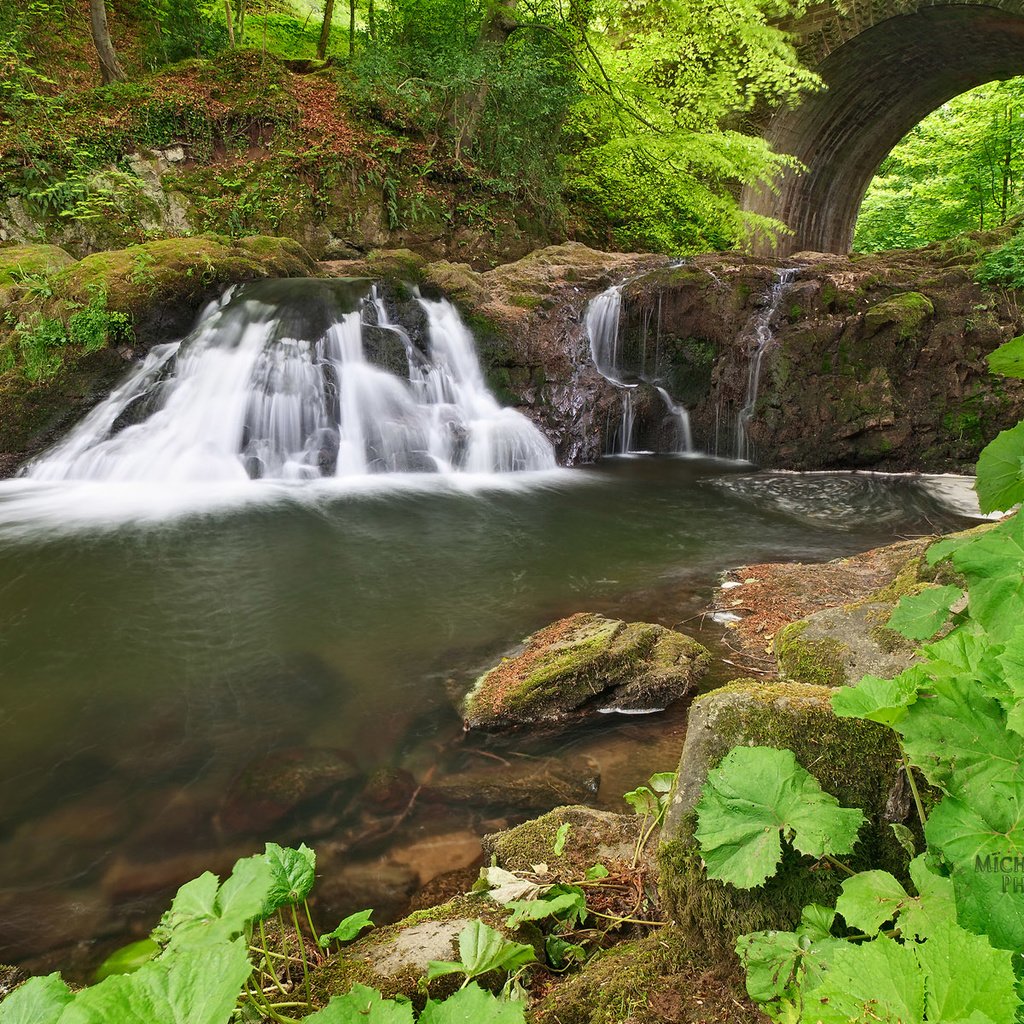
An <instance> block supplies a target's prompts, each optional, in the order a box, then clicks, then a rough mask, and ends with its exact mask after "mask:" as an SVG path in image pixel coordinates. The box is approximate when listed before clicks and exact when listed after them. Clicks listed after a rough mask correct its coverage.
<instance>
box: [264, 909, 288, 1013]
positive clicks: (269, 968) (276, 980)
mask: <svg viewBox="0 0 1024 1024" xmlns="http://www.w3.org/2000/svg"><path fill="white" fill-rule="evenodd" d="M260 942H261V944H262V947H263V948H262V950H261V952H262V953H263V956H264V958H265V959H266V961H267V972H268V973H269V974H270V976H271V978H273V980H274V984H275V985H276V986H277V987H278V989H280V992H281V995H283V996H286V995H288V990H287V989H286V988H285V987H284V985H282V984H281V980H280V978H278V976H277V971H276V970H274V967H273V965H272V964H271V962H270V958H271V956H277V957H280V956H281V954H280V953H271V952H270V950H269V949H268V947H267V930H266V928H264V927H263V918H260ZM283 959H287V957H285V958H283Z"/></svg>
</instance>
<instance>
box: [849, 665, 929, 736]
mask: <svg viewBox="0 0 1024 1024" xmlns="http://www.w3.org/2000/svg"><path fill="white" fill-rule="evenodd" d="M927 679H928V676H927V675H926V674H925V673H924V672H923V671H922V669H921V668H920V667H919V666H915V667H913V668H911V669H908V670H907V671H906V672H903V673H902V674H901V675H898V676H896V678H895V679H879V678H878V677H877V676H864V678H863V679H861V681H860V682H859V683H857V685H856V686H841V687H839V689H838V690H836V692H835V693H834V694H833V695H832V710H833V711H834V712H835V713H836V715H838V716H839V717H840V718H865V719H867V720H868V721H869V722H880V723H881V724H882V725H888V726H890V727H891V726H894V725H895V724H896V723H897V722H898V721H899V720H900V719H901V718H903V717H904V716H905V715H906V713H907V708H908V707H910V705H911V704H913V703H914V701H916V700H917V688H918V686H919V685H920V684H922V683H924V682H926V681H927Z"/></svg>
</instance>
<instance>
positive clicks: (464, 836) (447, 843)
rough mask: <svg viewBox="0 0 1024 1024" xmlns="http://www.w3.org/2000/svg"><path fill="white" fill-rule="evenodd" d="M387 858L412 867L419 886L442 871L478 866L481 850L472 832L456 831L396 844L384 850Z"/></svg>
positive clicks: (465, 830) (462, 869)
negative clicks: (386, 851)
mask: <svg viewBox="0 0 1024 1024" xmlns="http://www.w3.org/2000/svg"><path fill="white" fill-rule="evenodd" d="M388 859H389V860H390V861H393V862H395V863H397V864H405V865H407V866H408V867H410V868H412V869H413V871H415V872H416V875H417V877H418V879H419V884H420V886H423V885H426V884H427V883H428V882H431V881H433V879H435V878H437V877H438V876H439V875H443V874H445V873H446V872H450V871H456V872H459V871H464V870H466V869H467V868H470V867H473V866H476V865H479V864H480V862H481V861H482V859H483V851H482V850H481V848H480V836H479V835H477V833H476V832H471V831H470V830H469V829H458V830H456V831H454V832H442V833H440V834H438V835H431V836H423V837H422V838H414V839H413V840H412V841H411V842H405V843H397V844H396V845H394V846H392V847H391V849H389V850H388Z"/></svg>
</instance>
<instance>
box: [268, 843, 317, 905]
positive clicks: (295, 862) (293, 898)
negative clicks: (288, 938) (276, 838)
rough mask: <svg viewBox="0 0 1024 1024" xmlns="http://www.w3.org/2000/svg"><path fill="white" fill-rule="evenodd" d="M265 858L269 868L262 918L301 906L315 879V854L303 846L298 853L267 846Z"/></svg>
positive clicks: (275, 844)
mask: <svg viewBox="0 0 1024 1024" xmlns="http://www.w3.org/2000/svg"><path fill="white" fill-rule="evenodd" d="M264 857H265V859H266V861H267V864H268V865H269V866H270V876H271V882H270V889H269V892H268V894H267V899H266V903H265V904H264V906H263V914H264V916H266V915H267V914H271V913H273V912H274V911H275V910H277V908H278V907H282V906H286V905H287V904H289V903H301V902H302V900H304V899H305V898H306V897H307V896H308V895H309V893H310V890H311V889H312V888H313V882H314V881H315V879H316V854H315V853H314V852H313V851H312V850H311V849H310V848H309V847H308V846H306V844H305V843H303V844H302V845H301V846H300V847H299V848H298V849H297V850H293V849H289V848H287V847H283V846H278V845H277V843H267V847H266V853H265V854H264Z"/></svg>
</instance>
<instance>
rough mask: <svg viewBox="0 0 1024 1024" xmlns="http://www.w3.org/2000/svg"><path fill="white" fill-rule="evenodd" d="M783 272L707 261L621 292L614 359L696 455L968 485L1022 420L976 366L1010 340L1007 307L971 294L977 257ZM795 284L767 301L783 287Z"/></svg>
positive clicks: (977, 290)
mask: <svg viewBox="0 0 1024 1024" xmlns="http://www.w3.org/2000/svg"><path fill="white" fill-rule="evenodd" d="M997 241H999V239H997V238H995V237H988V238H984V239H983V238H980V237H979V238H978V239H975V240H974V243H973V246H974V248H971V247H970V246H964V247H963V249H962V250H958V251H954V248H953V246H951V245H943V244H941V243H940V244H936V245H933V246H929V247H928V248H925V249H921V250H917V251H912V252H895V253H884V254H877V255H871V256H863V257H846V256H837V255H827V256H826V255H823V254H820V253H801V254H798V255H796V256H794V257H792V259H791V261H789V262H788V263H781V262H773V261H767V262H766V261H759V260H756V259H754V258H751V257H742V256H731V255H730V256H726V255H715V254H709V255H706V256H699V257H696V258H695V259H694V260H692V261H691V262H690V263H689V264H687V265H685V266H682V267H678V268H671V269H667V270H666V269H661V270H656V271H653V272H651V273H648V274H646V275H642V276H640V277H637V278H636V279H634V280H633V281H632V282H631V283H629V284H628V285H627V286H626V288H625V289H624V293H623V294H624V314H623V319H624V322H623V325H622V330H621V334H620V348H621V350H622V352H623V353H624V357H625V358H630V359H633V360H634V361H637V360H641V361H644V365H645V368H644V374H645V375H646V376H648V377H658V378H660V379H662V380H663V381H664V382H665V386H666V387H667V389H668V390H669V392H670V393H671V394H672V396H673V398H675V400H676V401H679V402H682V403H683V404H685V405H687V406H688V407H689V410H690V421H691V425H692V428H693V432H694V438H695V442H696V445H697V447H698V448H701V449H702V450H704V451H708V452H712V453H715V452H717V453H719V454H722V455H726V456H731V455H734V454H735V453H736V452H737V450H738V447H739V446H738V439H737V424H738V420H739V414H740V410H741V409H743V407H744V406H745V405H746V404H747V401H748V399H749V379H750V371H751V366H752V363H753V361H754V356H755V352H756V350H757V348H758V341H757V337H756V336H757V333H758V331H757V328H758V327H759V326H761V327H762V328H764V329H765V330H764V331H763V332H762V333H763V336H764V337H765V338H767V345H766V347H765V348H764V352H763V360H762V362H761V372H760V381H759V384H760V386H759V389H758V394H757V400H756V404H755V405H754V408H753V411H752V417H751V419H750V422H749V424H748V427H747V444H746V450H747V451H748V452H749V454H750V457H751V458H752V459H753V460H754V461H756V462H757V463H758V464H760V465H762V466H766V467H779V468H788V469H824V468H858V467H872V468H877V469H885V470H907V469H912V470H924V471H946V470H964V469H966V468H968V467H970V466H971V465H972V464H973V462H974V461H975V459H976V457H977V454H978V451H979V450H980V449H981V448H982V447H983V446H984V444H986V443H987V442H988V441H989V440H991V439H992V438H993V437H994V436H995V434H996V433H998V432H999V431H1000V430H1003V429H1006V428H1007V427H1009V426H1012V425H1013V424H1014V423H1016V422H1017V420H1018V419H1020V418H1021V416H1022V415H1024V386H1022V385H1021V384H1020V383H1019V382H1016V381H1007V380H1005V379H1002V378H996V377H993V376H992V375H991V374H990V373H989V372H988V367H987V364H986V362H985V355H986V354H987V353H988V352H991V351H992V350H993V349H994V348H995V347H997V346H998V345H999V344H1001V343H1002V342H1004V341H1006V340H1008V339H1009V338H1011V337H1013V336H1014V335H1015V334H1019V333H1020V330H1021V327H1022V322H1021V317H1020V313H1019V311H1018V309H1017V304H1016V302H1015V301H1014V299H1013V297H1012V296H1007V295H1005V294H1002V293H996V292H991V291H988V290H986V289H983V288H982V287H981V286H979V285H978V284H977V283H976V282H975V280H974V273H975V271H976V268H977V264H978V259H979V256H980V254H981V252H982V251H983V246H984V245H993V244H995V243H996V242H997ZM784 268H788V269H789V271H790V273H791V275H792V277H791V280H789V282H788V283H786V284H783V285H782V286H781V287H780V288H775V285H776V283H777V281H778V279H779V274H780V272H781V271H782V270H783V269H784Z"/></svg>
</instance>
